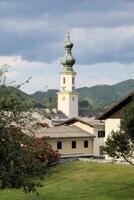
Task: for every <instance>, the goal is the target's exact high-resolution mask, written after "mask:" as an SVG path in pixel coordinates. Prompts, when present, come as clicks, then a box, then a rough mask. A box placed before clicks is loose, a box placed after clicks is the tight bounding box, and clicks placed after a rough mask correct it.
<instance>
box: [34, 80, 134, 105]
mask: <svg viewBox="0 0 134 200" xmlns="http://www.w3.org/2000/svg"><path fill="white" fill-rule="evenodd" d="M132 90H134V80H133V79H129V80H126V81H122V82H120V83H117V84H115V85H96V86H93V87H89V88H88V87H83V88H78V89H77V90H76V91H77V92H78V93H79V101H83V100H86V101H88V102H89V104H90V105H91V106H92V107H100V106H101V107H103V106H107V105H110V104H112V103H114V102H117V101H118V100H119V99H121V98H122V97H123V96H125V95H127V94H128V93H129V92H131V91H132ZM57 91H58V90H54V89H53V90H48V91H47V92H36V93H34V94H32V95H31V97H32V98H34V99H35V100H36V101H38V102H40V103H44V102H45V101H47V100H48V101H49V100H51V101H52V100H53V101H57V94H56V93H57Z"/></svg>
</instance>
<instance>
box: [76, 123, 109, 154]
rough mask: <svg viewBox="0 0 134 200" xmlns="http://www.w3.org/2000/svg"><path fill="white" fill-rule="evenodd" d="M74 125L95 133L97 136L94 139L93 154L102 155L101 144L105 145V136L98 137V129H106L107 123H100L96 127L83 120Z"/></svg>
mask: <svg viewBox="0 0 134 200" xmlns="http://www.w3.org/2000/svg"><path fill="white" fill-rule="evenodd" d="M73 125H75V126H78V127H79V128H81V129H83V130H85V131H87V132H89V133H91V134H93V135H94V136H95V137H94V139H93V155H94V156H100V146H105V138H98V131H105V125H103V124H102V125H99V126H96V127H91V126H89V125H87V124H84V123H82V122H75V123H74V124H73Z"/></svg>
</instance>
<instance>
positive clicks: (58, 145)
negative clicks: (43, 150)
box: [57, 141, 62, 149]
mask: <svg viewBox="0 0 134 200" xmlns="http://www.w3.org/2000/svg"><path fill="white" fill-rule="evenodd" d="M57 149H62V142H61V141H58V142H57Z"/></svg>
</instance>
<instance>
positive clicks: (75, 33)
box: [0, 0, 134, 93]
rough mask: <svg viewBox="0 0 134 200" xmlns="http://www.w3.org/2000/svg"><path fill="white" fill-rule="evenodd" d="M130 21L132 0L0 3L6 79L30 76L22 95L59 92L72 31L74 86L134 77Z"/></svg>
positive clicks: (1, 57)
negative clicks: (75, 77)
mask: <svg viewBox="0 0 134 200" xmlns="http://www.w3.org/2000/svg"><path fill="white" fill-rule="evenodd" d="M133 19H134V1H133V0H38V1H37V0H23V1H20V0H1V1H0V64H3V63H7V64H9V65H10V69H9V73H8V77H9V79H15V80H17V81H23V80H24V79H26V78H27V77H29V76H30V77H32V80H31V82H30V83H29V85H27V86H24V87H23V88H22V89H23V90H24V91H26V92H30V93H31V92H34V91H36V90H44V89H45V88H46V85H48V88H58V87H59V80H58V79H59V76H58V73H59V71H60V70H61V68H62V66H61V65H60V63H59V58H60V57H61V56H62V55H63V54H64V40H65V37H66V34H67V32H68V31H70V34H71V39H72V41H73V43H74V48H73V55H74V57H75V58H76V61H77V62H76V65H75V70H76V71H77V72H78V78H77V80H78V81H77V83H78V84H77V86H78V87H81V86H88V87H89V86H91V85H94V84H107V83H109V84H112V83H116V82H118V81H122V80H125V79H129V78H134V20H133ZM109 72H110V73H109ZM83 77H84V78H83ZM85 80H86V81H85ZM38 83H39V84H38Z"/></svg>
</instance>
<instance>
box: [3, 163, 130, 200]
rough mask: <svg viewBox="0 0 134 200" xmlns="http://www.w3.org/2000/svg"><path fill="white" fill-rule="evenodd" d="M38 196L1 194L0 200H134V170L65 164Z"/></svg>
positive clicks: (11, 191) (18, 192)
mask: <svg viewBox="0 0 134 200" xmlns="http://www.w3.org/2000/svg"><path fill="white" fill-rule="evenodd" d="M43 182H44V186H43V187H42V188H40V189H39V190H38V191H39V193H40V194H39V196H37V195H36V194H34V193H30V194H25V193H23V192H22V191H21V190H11V189H8V190H3V191H0V200H35V199H36V200H61V199H62V200H130V199H131V200H134V167H132V166H123V165H116V164H97V163H90V162H82V161H81V162H80V161H78V162H72V163H64V164H61V165H59V166H56V167H54V168H53V169H52V174H51V175H49V176H48V177H47V178H46V179H44V181H43Z"/></svg>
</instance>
